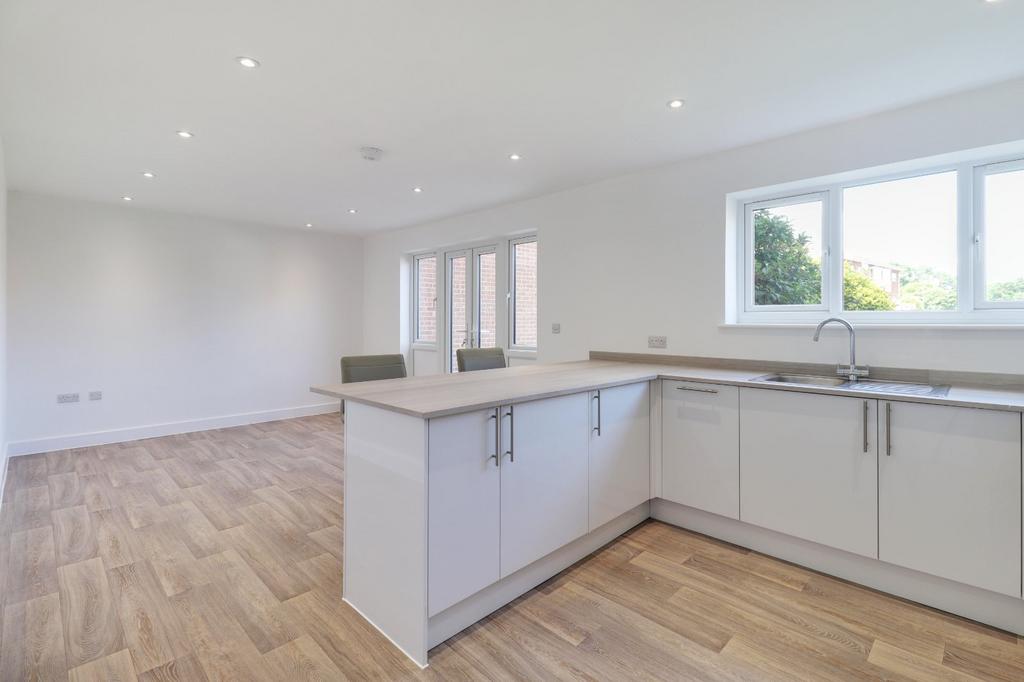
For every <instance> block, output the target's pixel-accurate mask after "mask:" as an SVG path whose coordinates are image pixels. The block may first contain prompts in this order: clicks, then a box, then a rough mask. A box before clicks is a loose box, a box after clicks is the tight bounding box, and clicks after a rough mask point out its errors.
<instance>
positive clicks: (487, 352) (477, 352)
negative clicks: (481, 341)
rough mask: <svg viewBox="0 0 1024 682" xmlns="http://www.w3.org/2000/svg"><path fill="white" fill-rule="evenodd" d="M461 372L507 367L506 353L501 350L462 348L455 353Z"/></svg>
mask: <svg viewBox="0 0 1024 682" xmlns="http://www.w3.org/2000/svg"><path fill="white" fill-rule="evenodd" d="M455 359H456V362H457V363H458V366H459V371H460V372H475V371H476V370H478V369H498V368H499V367H504V366H505V351H504V350H502V349H501V348H460V349H458V350H457V351H455Z"/></svg>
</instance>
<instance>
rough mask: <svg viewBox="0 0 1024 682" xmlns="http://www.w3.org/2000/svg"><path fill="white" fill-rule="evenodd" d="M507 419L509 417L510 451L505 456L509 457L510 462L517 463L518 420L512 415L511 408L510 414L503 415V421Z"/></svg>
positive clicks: (509, 409) (510, 409)
mask: <svg viewBox="0 0 1024 682" xmlns="http://www.w3.org/2000/svg"><path fill="white" fill-rule="evenodd" d="M505 417H508V450H506V451H505V454H506V455H508V461H510V462H514V461H516V453H515V449H516V418H515V416H514V415H513V414H512V408H511V407H509V408H508V412H506V413H505V414H503V415H501V418H502V419H504V418H505Z"/></svg>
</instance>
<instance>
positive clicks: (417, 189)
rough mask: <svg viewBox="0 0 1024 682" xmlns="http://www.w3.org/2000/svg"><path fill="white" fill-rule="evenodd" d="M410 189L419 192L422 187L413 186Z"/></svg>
mask: <svg viewBox="0 0 1024 682" xmlns="http://www.w3.org/2000/svg"><path fill="white" fill-rule="evenodd" d="M412 191H413V192H416V194H419V193H420V192H422V191H423V188H422V187H413V188H412Z"/></svg>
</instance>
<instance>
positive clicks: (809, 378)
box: [754, 374, 848, 386]
mask: <svg viewBox="0 0 1024 682" xmlns="http://www.w3.org/2000/svg"><path fill="white" fill-rule="evenodd" d="M754 381H767V382H770V383H773V384H799V385H801V386H842V385H843V384H845V383H847V381H848V380H847V379H846V378H844V377H821V376H814V375H812V374H767V375H765V376H763V377H757V378H756V379H754Z"/></svg>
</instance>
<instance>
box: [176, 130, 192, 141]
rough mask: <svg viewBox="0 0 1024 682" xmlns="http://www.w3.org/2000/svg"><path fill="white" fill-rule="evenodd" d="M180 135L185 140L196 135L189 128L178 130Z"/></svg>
mask: <svg viewBox="0 0 1024 682" xmlns="http://www.w3.org/2000/svg"><path fill="white" fill-rule="evenodd" d="M178 137H180V138H182V139H184V140H189V139H191V138H192V137H194V136H193V135H192V133H190V132H189V131H187V130H179V131H178Z"/></svg>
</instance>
